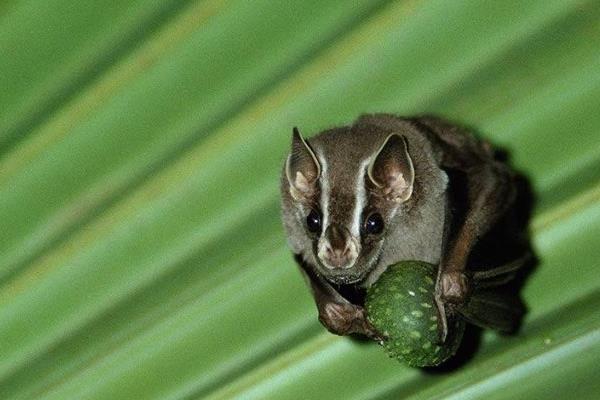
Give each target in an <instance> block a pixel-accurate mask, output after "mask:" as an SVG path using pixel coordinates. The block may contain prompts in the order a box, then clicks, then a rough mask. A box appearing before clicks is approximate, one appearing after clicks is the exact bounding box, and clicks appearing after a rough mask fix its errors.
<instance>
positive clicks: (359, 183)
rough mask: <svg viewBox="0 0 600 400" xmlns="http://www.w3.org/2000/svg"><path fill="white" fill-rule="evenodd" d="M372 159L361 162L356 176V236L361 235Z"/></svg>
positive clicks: (353, 232)
mask: <svg viewBox="0 0 600 400" xmlns="http://www.w3.org/2000/svg"><path fill="white" fill-rule="evenodd" d="M369 162H370V160H368V159H367V160H363V161H362V162H361V163H360V167H359V169H358V174H357V176H356V182H355V183H354V185H355V186H354V193H355V194H356V198H355V199H354V211H353V213H352V235H353V236H354V237H359V236H360V225H361V222H362V221H361V216H362V211H363V208H365V205H366V204H367V192H366V189H365V172H366V170H367V166H368V165H369Z"/></svg>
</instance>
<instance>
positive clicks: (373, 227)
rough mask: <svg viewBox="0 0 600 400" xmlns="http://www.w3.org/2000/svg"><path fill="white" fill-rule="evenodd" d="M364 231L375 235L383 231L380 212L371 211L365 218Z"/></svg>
mask: <svg viewBox="0 0 600 400" xmlns="http://www.w3.org/2000/svg"><path fill="white" fill-rule="evenodd" d="M365 231H366V232H367V233H368V234H370V235H377V234H379V233H381V231H383V218H381V214H379V213H373V214H371V215H369V216H368V217H367V219H366V220H365Z"/></svg>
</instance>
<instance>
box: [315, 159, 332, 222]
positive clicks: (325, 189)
mask: <svg viewBox="0 0 600 400" xmlns="http://www.w3.org/2000/svg"><path fill="white" fill-rule="evenodd" d="M315 156H316V157H317V159H318V161H319V164H321V176H320V177H319V180H320V181H321V198H320V199H319V205H320V206H321V214H322V215H321V218H322V220H321V226H322V227H323V229H325V227H327V226H328V224H329V196H330V191H331V188H330V186H329V175H328V172H329V169H328V167H327V160H325V157H323V155H322V154H321V152H318V153H317V154H315Z"/></svg>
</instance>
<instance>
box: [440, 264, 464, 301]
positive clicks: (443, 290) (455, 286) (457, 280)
mask: <svg viewBox="0 0 600 400" xmlns="http://www.w3.org/2000/svg"><path fill="white" fill-rule="evenodd" d="M468 292H469V283H468V280H467V277H466V276H465V274H463V273H462V272H456V271H449V272H442V273H441V274H440V276H439V277H438V282H437V286H436V295H438V296H439V298H440V299H441V300H442V301H443V302H444V303H451V304H456V305H460V304H462V303H464V302H465V300H466V298H467V294H468Z"/></svg>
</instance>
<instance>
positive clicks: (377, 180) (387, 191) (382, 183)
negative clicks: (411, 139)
mask: <svg viewBox="0 0 600 400" xmlns="http://www.w3.org/2000/svg"><path fill="white" fill-rule="evenodd" d="M368 174H369V179H370V180H371V182H372V183H373V185H375V187H376V188H377V190H380V191H382V192H383V193H382V194H383V195H384V197H385V198H387V199H389V200H391V201H394V202H396V203H402V202H404V201H406V200H408V199H409V198H410V196H411V195H412V192H413V184H414V181H415V170H414V167H413V163H412V160H411V158H410V155H409V154H408V142H407V140H406V138H405V137H404V136H401V135H398V134H396V133H393V134H391V135H390V136H388V137H387V138H386V139H385V141H384V143H383V145H382V146H381V148H380V149H379V151H378V152H377V153H376V155H375V157H374V158H373V161H371V164H369V169H368Z"/></svg>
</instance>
